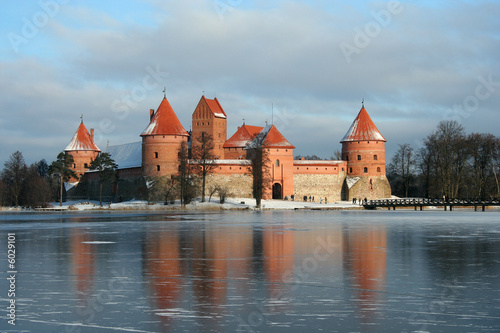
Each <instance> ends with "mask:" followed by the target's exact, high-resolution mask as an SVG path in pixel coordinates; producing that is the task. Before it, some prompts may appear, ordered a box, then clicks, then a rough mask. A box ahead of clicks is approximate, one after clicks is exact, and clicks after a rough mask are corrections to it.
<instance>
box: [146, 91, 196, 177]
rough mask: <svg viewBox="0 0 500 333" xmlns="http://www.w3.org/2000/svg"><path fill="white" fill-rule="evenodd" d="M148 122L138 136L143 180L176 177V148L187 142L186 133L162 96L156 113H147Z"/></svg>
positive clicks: (177, 165) (187, 136)
mask: <svg viewBox="0 0 500 333" xmlns="http://www.w3.org/2000/svg"><path fill="white" fill-rule="evenodd" d="M149 118H150V122H149V125H148V127H146V129H145V130H144V132H142V134H141V137H142V173H143V175H144V176H147V177H159V176H167V175H173V174H176V173H177V172H178V167H179V159H178V152H179V147H180V146H181V143H182V142H187V141H188V138H189V133H188V132H187V131H186V130H185V129H184V127H182V125H181V123H180V121H179V119H178V118H177V115H176V114H175V112H174V110H173V109H172V106H171V105H170V103H169V102H168V100H167V98H166V97H165V96H164V97H163V100H162V101H161V103H160V105H159V106H158V109H157V110H156V112H154V110H150V113H149Z"/></svg>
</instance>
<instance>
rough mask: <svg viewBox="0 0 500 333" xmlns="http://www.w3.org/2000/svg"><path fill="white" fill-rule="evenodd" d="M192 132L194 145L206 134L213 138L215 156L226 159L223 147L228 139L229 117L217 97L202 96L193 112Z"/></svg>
mask: <svg viewBox="0 0 500 333" xmlns="http://www.w3.org/2000/svg"><path fill="white" fill-rule="evenodd" d="M192 130H193V134H192V135H193V137H192V141H191V142H192V144H196V143H197V139H198V138H199V137H200V136H201V135H202V133H203V132H205V133H207V134H208V135H210V136H211V137H212V138H213V142H214V152H213V153H214V156H215V157H216V158H218V159H224V158H225V157H224V147H223V146H224V143H225V142H226V139H227V117H226V113H225V112H224V109H223V108H222V106H221V105H220V103H219V101H218V100H217V97H216V98H214V99H208V98H206V97H205V96H201V99H200V101H199V102H198V105H197V106H196V109H195V110H194V112H193V117H192Z"/></svg>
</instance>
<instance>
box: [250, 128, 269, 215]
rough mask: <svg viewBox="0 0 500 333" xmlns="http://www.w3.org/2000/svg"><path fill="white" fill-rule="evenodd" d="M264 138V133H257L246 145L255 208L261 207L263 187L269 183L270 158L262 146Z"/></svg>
mask: <svg viewBox="0 0 500 333" xmlns="http://www.w3.org/2000/svg"><path fill="white" fill-rule="evenodd" d="M264 140H265V135H263V133H259V134H258V135H257V137H256V138H255V139H254V140H253V141H252V142H251V144H250V145H249V146H248V147H247V158H248V159H250V161H251V169H252V178H253V183H252V185H253V188H252V190H253V196H254V198H255V201H256V206H257V208H260V207H261V202H262V196H263V193H264V189H265V188H266V187H269V185H270V184H269V183H270V175H269V165H270V160H269V156H268V154H267V151H266V149H265V148H263V147H262V146H263V143H264Z"/></svg>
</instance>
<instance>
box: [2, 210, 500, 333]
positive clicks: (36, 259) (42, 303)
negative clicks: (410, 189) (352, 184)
mask: <svg viewBox="0 0 500 333" xmlns="http://www.w3.org/2000/svg"><path fill="white" fill-rule="evenodd" d="M499 213H500V212H499V211H489V212H471V211H454V212H443V211H423V212H420V211H419V212H414V211H325V212H322V211H265V212H251V211H247V212H236V211H229V212H214V213H211V212H209V213H200V212H196V213H178V212H176V213H154V214H148V213H143V212H101V213H98V212H65V213H46V214H45V213H43V214H42V213H37V214H35V213H33V214H28V213H2V214H0V249H2V250H1V251H0V254H3V257H4V260H2V262H3V263H2V264H1V265H2V274H3V275H2V277H1V279H0V300H1V304H2V305H1V314H2V318H0V329H1V331H2V332H33V333H40V332H50V333H53V332H61V333H62V332H89V333H94V332H237V331H240V332H316V331H323V332H384V333H385V332H454V333H455V332H498V331H500V215H499ZM9 234H14V237H15V241H14V243H13V244H14V245H15V249H16V253H15V260H16V261H15V267H14V268H15V271H16V273H15V296H12V297H10V296H8V291H9V288H11V287H12V285H11V284H10V283H11V282H12V281H9V280H7V278H9V276H10V275H9V274H8V273H7V271H9V267H8V264H9V263H8V261H7V259H8V250H7V247H8V239H9V237H8V235H9ZM11 239H12V237H11ZM12 300H15V306H16V307H15V311H16V312H15V315H16V317H15V318H16V321H15V324H16V325H15V326H12V325H11V324H9V320H10V319H9V317H8V313H9V309H8V308H7V307H8V306H9V304H10V302H11V301H12Z"/></svg>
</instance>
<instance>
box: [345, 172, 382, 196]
mask: <svg viewBox="0 0 500 333" xmlns="http://www.w3.org/2000/svg"><path fill="white" fill-rule="evenodd" d="M349 178H350V179H351V180H352V182H353V183H354V182H355V183H354V185H352V187H350V188H349V186H348V185H347V184H348V183H349V181H347V182H346V184H345V185H344V194H345V195H346V198H345V199H346V200H349V201H351V200H352V199H353V198H357V199H358V200H359V199H361V200H363V199H365V198H366V199H367V200H374V199H382V198H390V197H391V185H390V184H389V180H387V177H386V176H378V177H349ZM347 180H349V179H347Z"/></svg>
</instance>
